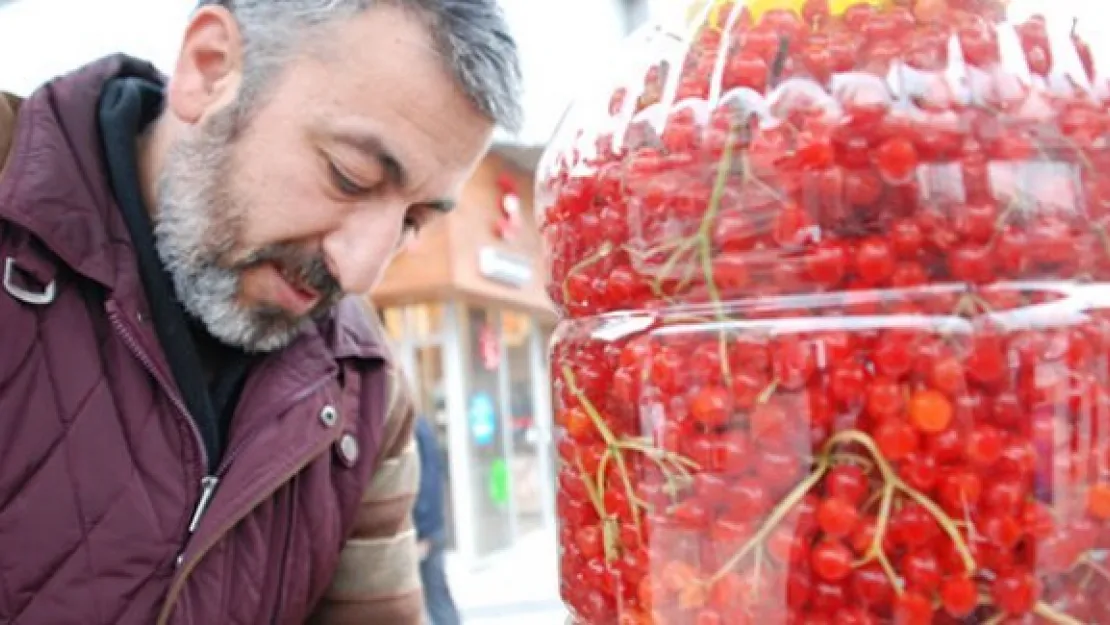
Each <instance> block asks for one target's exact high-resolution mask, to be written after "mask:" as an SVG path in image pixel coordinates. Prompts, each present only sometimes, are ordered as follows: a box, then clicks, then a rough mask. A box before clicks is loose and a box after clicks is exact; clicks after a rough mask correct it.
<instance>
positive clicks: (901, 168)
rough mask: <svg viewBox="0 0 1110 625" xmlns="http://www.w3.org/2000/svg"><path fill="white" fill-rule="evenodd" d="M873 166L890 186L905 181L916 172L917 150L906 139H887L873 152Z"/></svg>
mask: <svg viewBox="0 0 1110 625" xmlns="http://www.w3.org/2000/svg"><path fill="white" fill-rule="evenodd" d="M875 165H876V166H877V167H878V168H879V171H880V172H882V174H883V178H885V179H886V181H887V182H889V183H891V184H900V183H902V182H905V181H907V180H908V179H909V178H910V177H911V176H913V174H914V172H915V171H916V170H917V150H916V149H914V147H913V143H912V142H910V141H909V140H908V139H905V138H902V137H896V138H893V139H888V140H887V141H886V142H885V143H883V144H882V145H880V146H879V148H878V150H876V152H875Z"/></svg>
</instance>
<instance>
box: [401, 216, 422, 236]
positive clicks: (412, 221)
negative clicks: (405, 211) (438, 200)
mask: <svg viewBox="0 0 1110 625" xmlns="http://www.w3.org/2000/svg"><path fill="white" fill-rule="evenodd" d="M423 225H424V222H423V221H422V220H421V219H419V218H418V217H417V216H415V215H409V216H407V217H405V234H418V233H419V232H420V228H421V227H422V226H423Z"/></svg>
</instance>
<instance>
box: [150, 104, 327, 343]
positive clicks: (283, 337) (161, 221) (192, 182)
mask: <svg viewBox="0 0 1110 625" xmlns="http://www.w3.org/2000/svg"><path fill="white" fill-rule="evenodd" d="M233 108H234V107H231V109H233ZM231 109H229V110H226V111H221V112H220V113H218V114H217V115H216V116H214V117H213V118H212V119H211V120H210V121H209V123H208V124H207V125H206V126H205V127H203V128H200V129H198V131H197V133H198V134H196V135H195V136H191V137H187V138H183V139H181V140H179V141H178V142H177V143H175V144H174V145H173V146H172V147H171V148H170V149H169V151H168V154H167V156H166V160H165V167H164V169H163V171H162V173H161V176H160V179H159V183H158V196H157V201H158V211H157V214H156V215H155V226H154V237H155V245H156V248H157V250H158V255H159V256H160V257H161V259H162V263H163V265H164V266H165V268H166V271H167V272H168V273H169V275H170V277H171V279H172V282H173V286H174V290H175V292H176V295H177V299H178V301H180V302H181V304H182V306H183V307H184V308H185V310H186V311H187V312H188V313H189V314H190V315H192V316H193V317H196V318H197V319H198V320H199V321H200V322H201V323H202V325H203V326H204V327H205V328H206V329H207V330H208V332H209V333H210V334H211V335H212V336H213V337H215V338H216V339H217V340H219V341H221V342H223V343H225V344H227V345H231V346H234V347H238V348H241V349H243V350H245V351H248V352H271V351H275V350H279V349H282V348H284V347H286V346H287V345H288V344H289V343H290V342H292V340H293V339H294V338H295V337H296V336H297V335H298V334H299V333H300V332H301V329H302V327H303V324H304V322H305V321H306V320H305V319H302V318H294V317H292V316H290V315H289V314H288V313H287V312H285V311H284V310H281V309H278V308H275V307H271V306H255V307H247V306H244V305H243V304H242V303H240V301H239V295H240V285H241V272H242V271H243V269H245V268H247V267H249V266H250V265H251V264H253V263H255V262H257V261H258V260H259V258H260V257H261V256H262V255H261V254H257V255H252V256H253V257H251V258H247V259H245V260H243V261H239V262H236V263H234V264H229V263H228V259H229V258H231V256H232V254H233V253H234V252H235V249H236V246H237V243H238V241H240V240H241V233H242V230H243V221H244V217H245V215H246V213H247V210H246V206H245V205H244V203H243V202H242V201H240V200H239V198H238V197H237V196H236V194H235V193H234V190H233V187H232V185H231V184H230V183H231V180H230V176H229V172H230V171H231V166H232V160H233V159H232V149H233V146H234V140H235V138H236V135H237V134H238V132H237V130H238V129H237V128H236V127H235V118H236V114H235V112H234V111H233V110H231Z"/></svg>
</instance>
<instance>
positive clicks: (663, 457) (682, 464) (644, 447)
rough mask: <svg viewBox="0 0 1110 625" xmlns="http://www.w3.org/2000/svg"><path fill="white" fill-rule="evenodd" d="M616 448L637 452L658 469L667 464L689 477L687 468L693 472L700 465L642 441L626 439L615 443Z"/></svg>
mask: <svg viewBox="0 0 1110 625" xmlns="http://www.w3.org/2000/svg"><path fill="white" fill-rule="evenodd" d="M617 447H618V448H620V449H626V450H628V451H635V452H639V453H641V454H643V455H644V457H646V458H647V459H648V460H651V461H653V462H655V463H656V464H659V467H660V468H662V469H665V467H663V465H662V464H661V463H663V462H669V463H671V464H672V465H673V466H674V467H675V468H676V469H678V471H679V472H681V473H683V474H685V475H687V476H689V472H688V471H687V470H686V469H687V468H690V469H694V470H695V471H696V470H698V469H700V468H701V465H699V464H698V463H697V462H694V461H693V460H691V459H689V458H687V457H685V456H682V455H679V454H676V453H674V452H670V451H665V450H662V449H659V448H658V447H654V446H652V444H651V443H650V442H648V441H645V440H643V439H635V438H628V439H624V440H622V441H617Z"/></svg>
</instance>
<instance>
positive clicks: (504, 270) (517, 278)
mask: <svg viewBox="0 0 1110 625" xmlns="http://www.w3.org/2000/svg"><path fill="white" fill-rule="evenodd" d="M478 272H479V273H481V274H482V276H483V277H485V278H488V279H490V280H493V281H495V282H500V283H502V284H506V285H508V286H511V287H516V288H520V287H522V286H524V285H526V284H528V283H529V282H531V281H532V262H531V260H530V259H529V258H527V257H523V256H518V255H516V254H510V253H508V252H505V251H502V250H499V249H497V248H495V247H483V248H481V249H480V250H478Z"/></svg>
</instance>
